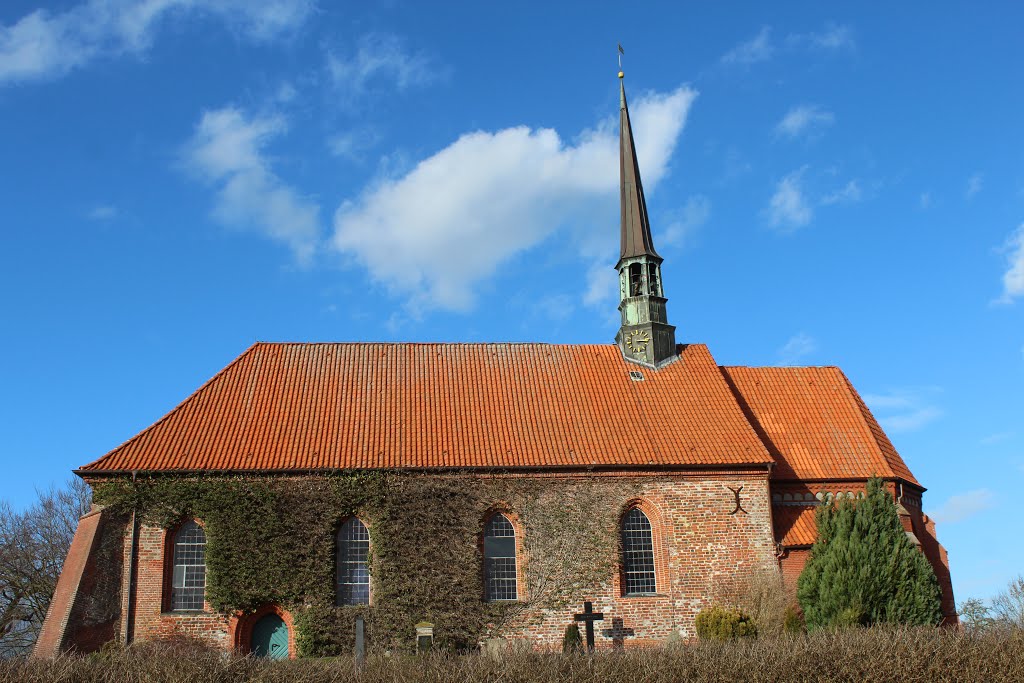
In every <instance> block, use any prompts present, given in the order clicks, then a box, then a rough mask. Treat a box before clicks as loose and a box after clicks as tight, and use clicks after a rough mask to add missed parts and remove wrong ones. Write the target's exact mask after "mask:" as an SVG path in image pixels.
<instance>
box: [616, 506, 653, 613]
mask: <svg viewBox="0 0 1024 683" xmlns="http://www.w3.org/2000/svg"><path fill="white" fill-rule="evenodd" d="M622 575H623V579H624V582H625V586H624V588H625V591H624V592H625V594H626V595H644V594H648V593H657V592H658V586H657V582H656V581H655V578H654V535H653V533H652V531H651V521H650V520H649V519H647V515H645V514H644V513H643V512H642V511H641V510H640V509H639V508H632V509H630V511H629V512H627V513H626V515H625V516H624V517H623V518H622Z"/></svg>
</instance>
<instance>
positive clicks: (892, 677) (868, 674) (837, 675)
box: [0, 627, 1024, 683]
mask: <svg viewBox="0 0 1024 683" xmlns="http://www.w3.org/2000/svg"><path fill="white" fill-rule="evenodd" d="M162 648H163V649H162ZM739 680H750V681H801V682H803V681H837V682H840V683H843V682H851V683H852V682H854V681H857V682H860V681H869V682H879V683H880V682H882V681H885V682H887V683H888V682H892V683H903V682H904V681H907V682H909V681H938V682H940V683H942V682H950V683H952V682H954V681H956V682H959V681H992V682H994V683H1001V682H1003V681H1007V682H1008V681H1021V680H1024V633H1022V632H1021V631H1012V632H1011V631H1002V632H993V633H983V634H977V635H975V634H969V633H963V632H961V631H957V630H954V629H935V628H899V629H893V628H878V627H876V628H864V629H853V630H845V631H820V632H816V633H813V634H810V635H806V636H796V637H789V636H782V637H779V638H768V639H756V640H751V639H745V640H740V641H733V642H728V643H719V642H703V641H702V642H697V643H691V644H687V645H682V646H677V647H672V648H664V649H649V650H627V651H625V652H609V651H605V652H599V653H598V654H597V655H594V656H563V655H561V654H557V653H551V652H522V651H517V650H515V649H512V650H510V651H509V653H508V654H507V655H504V656H501V657H493V656H487V655H476V654H474V655H462V656H458V655H452V654H446V653H443V652H435V653H432V654H429V655H423V656H413V655H400V656H399V655H395V656H391V657H388V656H383V655H372V656H370V657H368V658H367V660H366V664H365V667H364V668H363V670H362V671H361V672H360V671H357V670H356V669H355V665H354V663H353V661H352V658H351V657H338V658H334V659H298V660H293V661H286V662H270V661H266V660H258V659H253V658H251V657H229V656H227V655H224V654H219V653H215V652H210V651H208V650H207V651H203V650H196V651H190V652H184V653H183V652H181V651H180V650H179V649H177V648H175V647H170V648H168V647H166V646H165V645H156V646H141V645H140V646H133V647H129V648H125V649H122V650H112V651H109V652H107V653H105V654H104V655H103V656H102V657H96V656H87V657H80V656H64V657H60V658H58V659H55V660H50V661H31V660H29V661H26V660H6V661H0V683H8V682H10V683H15V682H18V683H44V682H45V683H72V682H74V683H79V682H81V683H122V682H123V681H130V682H135V681H139V682H141V681H145V682H146V683H150V682H152V683H186V682H188V683H198V682H202V681H215V682H218V683H229V682H234V681H239V682H241V681H256V682H269V681H279V682H281V683H314V682H317V683H319V682H321V681H323V682H327V683H329V682H337V683H341V682H342V681H355V682H356V683H399V682H402V683H413V682H417V683H418V682H421V681H422V682H423V683H442V682H444V683H448V682H450V681H458V682H459V683H476V682H488V683H497V682H498V681H501V682H502V683H564V682H570V683H572V682H576V681H578V682H580V683H584V682H586V683H592V682H593V681H603V682H606V683H627V682H628V683H654V682H655V681H659V682H660V681H665V682H667V683H676V682H678V683H682V682H683V681H695V682H697V683H704V682H709V683H710V682H712V681H739Z"/></svg>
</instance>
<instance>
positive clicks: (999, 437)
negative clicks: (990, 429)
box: [978, 432, 1013, 446]
mask: <svg viewBox="0 0 1024 683" xmlns="http://www.w3.org/2000/svg"><path fill="white" fill-rule="evenodd" d="M1011 438H1013V432H996V433H995V434H989V435H988V436H985V437H983V438H981V439H980V440H979V442H978V443H980V444H981V445H983V446H991V445H993V444H997V443H1002V442H1003V441H1006V440H1007V439H1011Z"/></svg>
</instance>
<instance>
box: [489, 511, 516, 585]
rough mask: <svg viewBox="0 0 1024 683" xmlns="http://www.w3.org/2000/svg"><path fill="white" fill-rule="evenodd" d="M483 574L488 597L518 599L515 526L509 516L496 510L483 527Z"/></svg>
mask: <svg viewBox="0 0 1024 683" xmlns="http://www.w3.org/2000/svg"><path fill="white" fill-rule="evenodd" d="M484 575H485V583H486V590H487V599H488V600H518V599H519V592H518V590H516V576H517V574H516V530H515V528H514V527H513V526H512V522H510V521H508V517H506V516H505V515H503V514H500V513H499V514H495V515H494V516H493V517H491V518H490V520H488V522H487V526H486V527H485V528H484Z"/></svg>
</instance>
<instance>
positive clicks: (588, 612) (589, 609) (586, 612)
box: [573, 600, 604, 652]
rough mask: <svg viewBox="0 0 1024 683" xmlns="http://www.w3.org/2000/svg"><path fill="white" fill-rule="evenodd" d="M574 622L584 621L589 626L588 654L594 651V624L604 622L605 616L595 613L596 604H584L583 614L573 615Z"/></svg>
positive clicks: (588, 602)
mask: <svg viewBox="0 0 1024 683" xmlns="http://www.w3.org/2000/svg"><path fill="white" fill-rule="evenodd" d="M573 620H574V621H583V622H586V625H587V652H593V651H594V622H595V621H604V614H603V613H602V612H595V611H594V603H592V602H590V601H589V600H588V601H587V602H584V603H583V613H582V614H576V615H573Z"/></svg>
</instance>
